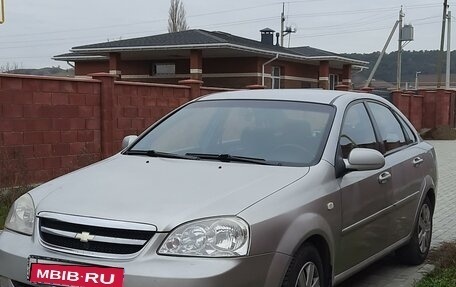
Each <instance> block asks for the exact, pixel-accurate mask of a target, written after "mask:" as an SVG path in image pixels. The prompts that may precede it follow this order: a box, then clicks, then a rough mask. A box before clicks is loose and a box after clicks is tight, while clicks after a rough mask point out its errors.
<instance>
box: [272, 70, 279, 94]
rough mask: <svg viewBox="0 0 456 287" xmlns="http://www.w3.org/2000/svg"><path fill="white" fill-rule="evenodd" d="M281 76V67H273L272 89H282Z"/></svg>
mask: <svg viewBox="0 0 456 287" xmlns="http://www.w3.org/2000/svg"><path fill="white" fill-rule="evenodd" d="M280 74H281V68H280V67H277V66H275V67H272V73H271V81H272V85H271V89H280Z"/></svg>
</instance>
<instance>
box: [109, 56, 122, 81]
mask: <svg viewBox="0 0 456 287" xmlns="http://www.w3.org/2000/svg"><path fill="white" fill-rule="evenodd" d="M109 74H111V75H116V76H118V77H119V78H120V75H121V74H122V72H121V71H120V53H109Z"/></svg>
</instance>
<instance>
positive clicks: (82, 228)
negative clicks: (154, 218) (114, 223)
mask: <svg viewBox="0 0 456 287" xmlns="http://www.w3.org/2000/svg"><path fill="white" fill-rule="evenodd" d="M75 221H76V220H75ZM76 222H77V221H76ZM100 225H101V224H100V223H99V222H98V223H97V225H95V224H93V225H92V224H86V223H85V222H84V224H80V223H74V221H73V222H68V221H62V220H59V219H55V218H46V217H40V218H39V226H40V236H41V240H42V242H43V243H44V244H45V245H47V246H49V247H53V248H59V249H61V251H71V250H73V251H76V252H77V251H83V252H85V253H87V252H93V253H101V254H112V255H115V254H118V255H128V254H134V253H137V252H139V251H140V250H141V249H142V248H143V247H144V246H145V245H146V243H147V242H148V241H149V240H150V239H151V238H152V237H153V235H154V234H155V231H152V230H137V229H127V228H119V227H106V226H100ZM127 226H128V224H127Z"/></svg>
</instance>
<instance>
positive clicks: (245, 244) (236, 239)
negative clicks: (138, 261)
mask: <svg viewBox="0 0 456 287" xmlns="http://www.w3.org/2000/svg"><path fill="white" fill-rule="evenodd" d="M249 245H250V236H249V226H248V224H247V223H246V222H245V221H244V220H242V219H240V218H238V217H219V218H210V219H202V220H198V221H193V222H189V223H186V224H183V225H181V226H179V227H177V228H176V229H174V231H172V232H171V233H170V234H169V235H168V236H167V237H166V239H165V241H164V242H163V243H162V245H161V247H160V248H159V250H158V254H162V255H175V256H200V257H236V256H244V255H247V253H248V251H249Z"/></svg>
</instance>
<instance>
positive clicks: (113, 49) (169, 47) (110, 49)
mask: <svg viewBox="0 0 456 287" xmlns="http://www.w3.org/2000/svg"><path fill="white" fill-rule="evenodd" d="M203 48H208V49H212V48H230V49H236V50H242V51H247V52H254V53H260V54H264V55H271V56H274V55H277V54H278V55H279V56H281V57H283V58H290V59H295V60H309V61H324V60H339V61H342V62H346V63H350V64H355V65H364V66H366V65H368V64H369V63H368V62H365V61H360V60H355V59H349V58H345V57H341V56H318V57H307V56H301V55H296V54H289V53H284V52H277V51H270V50H264V49H256V48H252V47H246V46H242V45H235V44H231V43H221V44H220V43H215V44H191V45H164V46H131V47H107V48H79V49H78V48H76V49H75V48H73V49H71V50H70V51H71V52H82V53H97V52H99V53H100V52H101V53H103V52H122V51H125V52H127V51H148V50H149V51H154V50H172V49H174V50H188V49H203Z"/></svg>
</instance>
